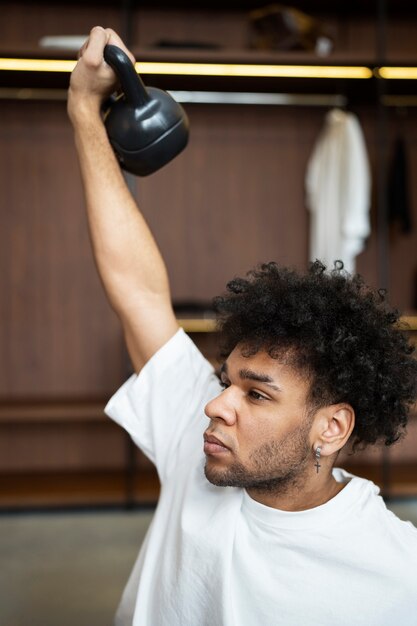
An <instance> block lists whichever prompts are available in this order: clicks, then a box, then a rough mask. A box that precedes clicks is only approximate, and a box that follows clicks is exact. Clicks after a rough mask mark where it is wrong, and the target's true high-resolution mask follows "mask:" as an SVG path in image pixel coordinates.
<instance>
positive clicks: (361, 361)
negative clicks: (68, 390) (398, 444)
mask: <svg viewBox="0 0 417 626" xmlns="http://www.w3.org/2000/svg"><path fill="white" fill-rule="evenodd" d="M107 43H112V44H115V45H119V46H120V47H122V48H123V49H125V47H124V45H123V43H122V42H121V41H120V39H119V38H118V36H117V35H116V34H115V33H114V32H113V31H111V30H109V29H106V30H105V29H102V28H99V27H96V28H95V29H93V30H92V32H91V35H90V38H89V41H88V42H87V44H86V45H85V46H84V47H83V49H82V50H81V58H80V60H79V63H78V65H77V67H76V68H75V70H74V72H73V75H72V78H71V85H70V90H69V99H68V112H69V116H70V118H71V120H72V123H73V126H74V131H75V141H76V146H77V150H78V155H79V160H80V166H81V172H82V177H83V182H84V186H85V196H86V204H87V210H88V217H89V223H90V228H91V236H92V243H93V248H94V253H95V257H96V261H97V266H98V269H99V272H100V275H101V277H102V280H103V283H104V286H105V289H106V291H107V294H108V297H109V299H110V302H111V304H112V306H113V307H114V309H115V311H116V312H117V314H118V315H119V317H120V320H121V323H122V326H123V329H124V334H125V337H126V342H127V346H128V349H129V353H130V356H131V359H132V363H133V365H134V368H135V371H136V372H137V373H138V374H135V375H133V376H132V377H131V378H130V379H129V380H128V381H127V382H126V383H125V384H124V385H123V387H122V388H121V389H120V390H119V391H118V392H117V393H116V394H115V396H114V397H113V398H112V399H111V400H110V402H109V404H108V406H107V409H106V410H107V412H108V414H109V415H110V416H111V417H112V418H113V419H115V420H116V421H117V422H119V423H120V424H121V425H122V426H123V427H124V428H125V429H126V430H127V431H128V432H129V433H130V435H131V436H132V438H133V439H134V440H135V441H136V443H137V444H138V445H139V446H140V447H141V449H142V450H143V451H144V452H145V454H147V456H148V457H149V458H150V459H151V460H152V461H153V462H154V463H155V465H156V467H157V470H158V474H159V477H160V480H161V485H162V488H161V497H160V501H159V504H158V507H157V510H156V512H155V516H154V519H153V522H152V525H151V528H150V530H149V533H148V535H147V538H146V540H145V542H144V545H143V546H142V549H141V552H140V554H139V558H138V560H137V562H136V564H135V567H134V569H133V571H132V574H131V577H130V579H129V582H128V584H127V587H126V590H125V592H124V594H123V598H122V601H121V604H120V607H119V609H118V612H117V616H116V624H117V625H123V626H125V625H128V624H129V625H130V624H134V625H135V626H139V625H148V626H159V625H164V626H205V625H207V626H208V625H210V626H223V625H224V626H229V625H232V624H233V625H236V626H255V625H260V626H269V625H272V624H273V625H275V624H277V625H285V626H300V625H302V624H309V625H310V626H313V625H314V626H342V625H346V626H347V625H349V626H351V625H352V624H355V625H356V626H392V625H393V624H401V626H412V625H415V624H417V576H416V568H417V530H416V529H415V528H414V527H413V526H412V525H411V524H410V523H408V522H402V521H400V520H399V519H398V518H396V517H395V516H394V515H393V514H392V513H391V512H389V511H388V510H387V509H386V507H385V505H384V503H383V501H382V499H381V498H380V496H378V488H377V487H375V485H373V483H371V482H369V481H366V480H363V479H361V478H357V477H354V476H351V475H350V474H348V473H346V472H344V471H343V470H340V469H333V466H334V463H335V461H336V458H337V456H338V454H339V452H340V450H341V449H342V448H343V447H344V446H346V445H348V444H352V445H357V446H359V445H366V444H369V443H375V442H377V441H383V442H385V443H386V444H391V443H393V442H394V441H395V440H396V439H397V438H398V437H399V435H400V434H401V430H402V429H403V428H404V426H405V424H406V421H407V413H408V410H409V407H410V405H411V404H412V402H413V401H414V400H415V398H416V372H417V364H416V361H414V360H413V359H412V357H411V355H410V349H409V347H408V346H407V342H406V339H405V337H404V334H403V333H402V332H401V331H400V330H398V328H397V327H396V322H397V321H398V316H397V315H395V314H394V313H393V312H392V311H390V310H389V309H388V307H387V306H386V305H385V303H384V302H383V296H382V295H381V296H380V295H379V294H373V293H372V292H370V291H369V290H368V289H367V288H366V287H364V285H363V284H362V283H361V281H360V279H359V278H358V277H356V278H353V279H351V278H350V277H349V276H346V275H345V274H344V273H343V271H342V268H341V267H337V266H336V268H335V270H334V271H333V272H325V271H324V268H323V266H322V265H321V264H320V263H315V264H313V265H312V267H311V268H310V271H309V272H308V273H307V274H306V275H300V274H297V273H296V272H293V271H290V270H286V269H282V268H279V267H277V266H276V265H275V264H273V263H270V264H266V265H263V266H261V267H260V268H258V269H257V270H255V271H253V272H252V273H251V274H250V275H249V276H248V277H246V278H244V279H235V280H233V281H231V283H229V285H228V291H227V292H226V293H225V294H224V295H223V296H221V297H219V298H217V299H216V307H217V310H218V313H219V319H220V325H221V329H222V333H223V353H224V357H225V362H224V364H223V367H222V370H221V382H220V383H219V381H218V378H217V377H216V376H215V373H214V371H213V368H212V367H211V365H210V364H209V363H208V362H207V361H206V360H205V359H204V357H203V356H202V355H201V354H200V352H199V351H198V350H197V348H196V347H195V346H194V344H193V343H192V342H191V341H190V339H189V338H188V337H187V336H186V335H185V334H184V332H183V331H182V330H179V329H178V326H177V322H176V320H175V316H174V313H173V310H172V306H171V299H170V292H169V284H168V279H167V273H166V269H165V266H164V263H163V260H162V258H161V256H160V254H159V251H158V249H157V246H156V244H155V242H154V240H153V238H152V235H151V233H150V232H149V229H148V227H147V225H146V223H145V221H144V219H143V217H142V216H141V214H140V212H139V211H138V208H137V206H136V204H135V202H134V200H133V199H132V197H131V195H130V193H129V191H128V189H127V187H126V185H125V182H124V179H123V176H122V174H121V173H120V170H119V166H118V164H117V161H116V159H115V157H114V155H113V153H112V150H111V147H110V145H109V142H108V140H107V137H106V133H105V129H104V127H103V124H102V121H101V117H100V106H101V103H102V101H103V99H104V98H105V97H106V96H107V95H108V94H109V93H110V92H111V91H112V90H113V88H114V75H113V73H112V71H111V69H110V68H109V67H108V66H107V65H106V64H105V62H104V61H103V48H104V46H105V45H106V44H107ZM125 50H126V49H125ZM221 387H223V390H222V389H221ZM204 411H205V413H206V416H207V417H204ZM207 418H208V420H209V421H208V422H207ZM203 434H204V435H203ZM203 436H204V444H203ZM203 447H204V450H203Z"/></svg>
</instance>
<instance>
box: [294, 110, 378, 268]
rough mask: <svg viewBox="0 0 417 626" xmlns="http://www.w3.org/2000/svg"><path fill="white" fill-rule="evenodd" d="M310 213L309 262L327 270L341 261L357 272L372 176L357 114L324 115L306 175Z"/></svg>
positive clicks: (367, 223) (366, 230) (366, 228)
mask: <svg viewBox="0 0 417 626" xmlns="http://www.w3.org/2000/svg"><path fill="white" fill-rule="evenodd" d="M306 192H307V197H306V202H307V206H308V208H309V209H310V212H311V225H310V254H309V256H310V260H311V261H314V260H316V259H319V260H320V261H322V262H323V263H324V264H325V265H326V266H327V267H328V268H329V269H332V268H333V266H334V262H335V261H336V260H339V259H340V260H342V261H343V263H344V267H345V269H346V270H347V271H348V272H350V273H353V272H355V258H356V256H357V255H358V254H359V253H360V252H361V251H362V250H363V248H364V244H365V239H366V238H367V237H368V235H369V233H370V219H369V209H370V197H371V177H370V170H369V162H368V156H367V152H366V147H365V140H364V137H363V133H362V130H361V127H360V124H359V121H358V119H357V117H356V116H355V115H354V114H353V113H348V112H346V111H342V110H341V109H333V110H332V111H330V112H329V113H328V114H327V115H326V120H325V124H324V128H323V130H322V132H321V133H320V136H319V138H318V140H317V142H316V145H315V147H314V150H313V154H312V155H311V158H310V160H309V163H308V166H307V174H306Z"/></svg>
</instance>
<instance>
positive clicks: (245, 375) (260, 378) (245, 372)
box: [220, 362, 282, 391]
mask: <svg viewBox="0 0 417 626" xmlns="http://www.w3.org/2000/svg"><path fill="white" fill-rule="evenodd" d="M221 374H227V363H226V362H224V363H223V365H222V366H221V368H220V375H221ZM239 376H240V378H242V379H243V380H256V381H257V382H259V383H266V384H267V385H269V387H271V388H272V389H275V390H276V391H282V389H280V387H278V385H276V384H275V383H274V379H273V378H271V377H270V376H268V375H267V374H261V373H260V372H254V371H253V370H250V369H246V368H244V369H241V370H239Z"/></svg>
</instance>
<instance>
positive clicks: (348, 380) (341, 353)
mask: <svg viewBox="0 0 417 626" xmlns="http://www.w3.org/2000/svg"><path fill="white" fill-rule="evenodd" d="M214 307H215V310H216V312H217V316H218V327H219V331H220V338H221V356H222V357H223V358H225V357H227V356H228V355H229V354H230V352H231V351H232V350H233V349H234V347H235V346H236V345H237V344H241V345H242V346H243V347H244V348H245V354H248V355H249V354H255V353H256V352H258V351H259V350H266V351H267V352H268V353H269V355H270V356H271V357H273V358H283V357H284V358H285V359H286V361H287V360H288V359H289V362H290V364H291V365H292V366H294V367H295V368H296V369H298V370H299V371H301V372H302V373H303V374H304V375H306V376H308V378H309V380H310V383H311V386H310V393H309V397H308V405H309V406H310V407H311V408H312V409H313V410H316V409H318V408H320V407H322V406H328V405H330V404H337V403H340V402H346V403H348V404H350V405H351V406H352V408H353V409H354V411H355V415H356V423H355V428H354V430H353V432H352V435H351V439H350V443H351V445H352V449H353V450H355V449H357V448H361V449H363V448H365V447H366V446H367V445H368V444H374V443H376V442H384V443H385V445H387V446H389V445H391V444H392V443H394V442H395V441H397V440H398V439H399V438H400V436H401V435H402V434H403V433H404V430H405V427H406V424H407V419H408V413H409V410H410V407H411V405H412V404H413V402H414V401H415V400H416V397H417V361H416V360H415V359H414V358H413V357H412V352H413V350H414V348H412V347H411V346H410V345H409V343H408V339H407V336H406V333H405V332H404V330H406V329H405V328H401V327H400V325H399V313H398V311H396V310H393V309H392V308H390V307H389V306H388V304H387V303H386V301H385V292H383V291H382V290H379V291H375V292H374V291H372V290H371V289H369V288H368V287H366V286H365V285H364V283H363V280H362V278H361V277H360V276H358V275H355V276H350V275H349V274H347V272H345V271H344V270H343V263H342V262H340V261H336V263H335V267H334V269H333V270H332V271H329V272H327V271H326V268H325V266H324V265H323V264H322V263H320V262H319V261H316V262H314V263H312V264H311V265H310V268H309V271H308V272H307V273H306V274H300V273H298V272H296V271H294V270H291V269H288V268H281V267H279V266H278V265H277V264H276V263H267V264H263V265H260V266H259V267H257V268H255V269H254V270H252V271H251V272H249V273H248V274H247V277H246V278H235V279H234V280H232V281H230V282H229V283H228V285H227V291H226V292H225V293H224V294H223V295H221V296H218V297H217V298H215V299H214Z"/></svg>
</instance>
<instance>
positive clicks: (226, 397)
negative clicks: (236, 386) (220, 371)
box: [204, 387, 236, 426]
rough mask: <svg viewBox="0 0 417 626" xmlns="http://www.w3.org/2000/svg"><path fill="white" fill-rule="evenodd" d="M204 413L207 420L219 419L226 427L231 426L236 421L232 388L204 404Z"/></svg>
mask: <svg viewBox="0 0 417 626" xmlns="http://www.w3.org/2000/svg"><path fill="white" fill-rule="evenodd" d="M204 412H205V414H206V415H207V417H208V418H209V419H211V420H214V419H220V420H223V421H224V422H225V423H226V424H227V425H228V426H232V425H233V424H234V423H235V421H236V398H235V394H234V393H233V390H232V388H231V387H228V388H227V389H225V390H224V391H223V392H222V393H220V394H219V395H218V396H216V397H215V398H213V400H210V402H209V403H208V404H206V407H205V409H204Z"/></svg>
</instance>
